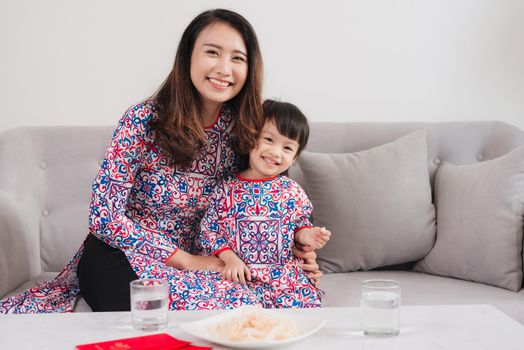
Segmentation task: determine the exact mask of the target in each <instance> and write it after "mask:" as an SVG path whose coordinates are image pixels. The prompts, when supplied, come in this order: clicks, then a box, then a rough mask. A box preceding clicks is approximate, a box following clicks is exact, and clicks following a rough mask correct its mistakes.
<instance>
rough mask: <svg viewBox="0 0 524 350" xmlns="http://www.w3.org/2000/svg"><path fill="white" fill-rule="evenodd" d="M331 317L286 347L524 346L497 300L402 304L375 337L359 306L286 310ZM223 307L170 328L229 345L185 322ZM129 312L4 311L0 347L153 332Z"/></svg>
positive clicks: (520, 330) (64, 344)
mask: <svg viewBox="0 0 524 350" xmlns="http://www.w3.org/2000/svg"><path fill="white" fill-rule="evenodd" d="M282 311H283V312H286V313H290V314H291V315H293V316H296V317H315V318H318V319H325V320H327V323H326V325H325V326H324V327H323V328H322V329H320V330H319V331H318V332H317V333H315V334H313V335H312V336H310V337H308V338H305V339H302V340H299V341H297V342H295V343H293V344H288V345H286V346H285V348H286V349H315V350H318V349H388V350H391V349H461V350H465V349H475V350H481V349H496V350H502V349H524V326H523V325H521V324H520V323H518V322H517V321H515V320H513V319H512V318H510V317H509V316H507V315H506V314H504V313H503V312H501V311H499V310H498V309H496V308H495V307H493V306H491V305H441V306H434V305H433V306H402V307H401V310H400V317H401V328H400V335H399V336H396V337H386V338H378V337H369V336H364V335H363V334H362V331H361V330H360V320H359V308H358V307H336V308H322V309H299V310H282ZM220 312H223V311H171V312H170V315H169V317H170V324H169V327H168V328H167V329H164V330H162V331H160V332H158V333H168V334H170V335H172V336H174V337H176V338H179V339H183V340H188V341H191V342H193V343H194V344H196V345H207V346H213V349H226V348H224V347H221V346H218V345H214V344H211V343H208V342H206V341H202V340H199V339H198V338H195V337H193V336H191V335H189V334H188V333H186V332H184V331H183V330H182V329H181V328H180V327H179V326H180V324H181V323H184V322H188V321H194V320H199V319H203V318H206V317H209V316H213V315H216V314H218V313H220ZM128 322H129V313H128V312H100V313H73V314H39V315H0V349H32V350H35V349H53V350H58V349H74V348H75V345H78V344H86V343H93V342H101V341H107V340H116V339H121V338H128V337H135V336H140V335H146V334H152V333H146V332H141V331H135V330H133V329H132V328H131V327H130V325H129V323H128Z"/></svg>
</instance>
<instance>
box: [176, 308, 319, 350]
mask: <svg viewBox="0 0 524 350" xmlns="http://www.w3.org/2000/svg"><path fill="white" fill-rule="evenodd" d="M242 311H243V309H242V308H240V309H235V310H231V311H228V312H224V313H222V314H220V315H216V316H212V317H208V318H205V319H203V320H199V321H193V322H188V323H184V324H182V325H180V327H181V328H182V329H183V330H184V331H186V332H187V333H189V334H191V335H194V336H195V337H198V338H200V339H204V340H207V341H210V342H212V343H215V344H219V345H224V346H228V347H231V348H238V349H258V348H267V347H272V346H281V345H285V344H289V343H293V342H296V341H298V340H300V339H303V338H306V337H309V336H310V335H312V334H313V333H315V332H316V331H318V330H319V329H320V328H322V327H324V325H325V324H326V320H319V319H315V318H313V317H312V315H307V316H306V315H301V316H300V317H297V316H294V315H291V314H283V313H282V312H279V311H277V310H264V311H265V312H271V313H272V314H273V315H275V316H277V317H278V315H282V314H283V315H284V317H287V318H291V319H293V320H294V321H295V322H296V324H297V326H298V329H299V331H300V334H299V335H298V336H296V337H293V338H289V339H284V340H260V341H253V340H250V341H231V340H227V339H222V338H219V337H217V336H215V335H214V334H213V333H212V332H211V331H210V329H212V328H213V327H214V326H216V325H218V324H220V323H222V322H226V321H228V320H229V319H230V318H231V316H234V315H236V314H237V313H240V312H242Z"/></svg>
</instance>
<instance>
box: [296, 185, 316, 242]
mask: <svg viewBox="0 0 524 350" xmlns="http://www.w3.org/2000/svg"><path fill="white" fill-rule="evenodd" d="M296 192H297V194H296V199H297V203H296V215H295V232H297V231H299V230H301V229H303V228H310V227H313V225H312V224H311V221H310V217H311V213H312V212H313V204H311V201H310V200H309V198H308V196H307V195H306V191H304V189H302V187H300V186H299V185H298V184H297V191H296Z"/></svg>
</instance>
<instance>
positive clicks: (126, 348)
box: [76, 333, 191, 350]
mask: <svg viewBox="0 0 524 350" xmlns="http://www.w3.org/2000/svg"><path fill="white" fill-rule="evenodd" d="M189 344H191V343H190V342H188V341H185V340H179V339H177V338H174V337H172V336H170V335H169V334H166V333H160V334H152V335H144V336H141V337H134V338H124V339H118V340H110V341H105V342H100V343H91V344H83V345H77V346H76V348H77V349H78V350H149V349H151V350H152V349H157V350H174V349H182V348H184V347H186V346H187V345H189Z"/></svg>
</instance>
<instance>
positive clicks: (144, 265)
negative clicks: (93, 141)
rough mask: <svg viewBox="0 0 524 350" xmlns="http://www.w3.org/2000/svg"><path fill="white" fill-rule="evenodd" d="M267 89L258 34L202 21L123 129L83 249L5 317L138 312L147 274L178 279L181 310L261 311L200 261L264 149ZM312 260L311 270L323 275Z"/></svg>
mask: <svg viewBox="0 0 524 350" xmlns="http://www.w3.org/2000/svg"><path fill="white" fill-rule="evenodd" d="M261 84H262V59H261V55H260V50H259V46H258V41H257V38H256V35H255V33H254V31H253V29H252V27H251V25H250V24H249V23H248V22H247V21H246V20H245V19H244V18H243V17H242V16H240V15H239V14H237V13H235V12H232V11H228V10H221V9H218V10H211V11H206V12H203V13H201V14H200V15H198V16H197V17H196V18H195V19H194V20H193V21H192V22H191V23H190V24H189V26H188V27H187V28H186V30H185V31H184V33H183V35H182V38H181V41H180V44H179V47H178V50H177V54H176V58H175V62H174V66H173V69H172V71H171V72H170V74H169V75H168V77H167V79H166V80H165V82H164V83H163V85H162V86H161V87H160V89H159V90H158V92H157V93H156V94H155V96H153V97H152V98H151V99H149V100H147V101H145V102H143V103H140V104H137V105H135V106H133V107H131V108H130V109H129V110H128V111H127V112H126V113H125V114H124V116H123V117H122V118H121V120H120V122H119V126H118V127H117V129H116V131H115V133H114V135H113V139H112V141H111V144H110V146H109V148H108V150H107V152H106V156H105V159H104V161H103V162H102V165H101V167H100V170H99V172H98V176H97V177H96V179H95V181H94V184H93V193H92V200H91V206H90V218H89V229H90V232H89V235H88V237H87V238H86V240H85V242H84V244H83V247H81V248H80V250H79V252H78V253H77V254H76V255H75V257H74V258H73V260H72V261H71V262H70V263H69V264H68V266H67V267H66V268H65V269H64V271H62V272H61V273H60V275H59V276H57V278H56V279H55V280H53V281H51V282H48V283H47V284H44V285H41V286H39V288H36V290H37V291H38V295H35V293H32V292H31V291H28V292H26V293H24V294H22V295H19V296H16V297H13V298H11V299H8V300H6V301H2V302H1V303H0V312H46V311H71V310H72V302H73V301H74V298H75V297H76V295H77V294H78V292H79V291H80V292H81V294H82V296H83V297H84V299H85V300H86V302H87V303H88V304H89V305H90V307H91V308H92V309H93V311H119V310H129V308H130V299H129V282H130V281H132V280H134V279H137V278H146V277H159V278H166V279H168V280H169V281H170V286H171V296H170V298H171V301H172V303H171V305H170V307H171V309H203V308H227V307H236V306H239V305H242V304H244V303H253V302H254V299H253V298H252V296H250V295H249V293H247V292H246V290H244V289H243V287H242V286H239V285H235V284H230V285H227V284H220V285H217V284H216V283H215V282H216V279H215V278H212V277H213V276H212V274H216V272H218V271H221V269H222V267H223V263H222V262H221V261H220V260H219V259H218V258H216V257H213V256H201V255H200V254H201V253H202V249H201V248H200V247H199V246H198V245H197V239H196V235H197V234H198V232H199V227H200V220H201V218H202V215H203V214H204V212H205V210H206V208H207V206H208V204H209V203H208V197H209V195H210V194H211V193H212V191H213V189H214V187H215V185H216V184H217V182H218V181H220V180H221V179H223V178H224V177H226V176H228V175H229V174H231V173H232V172H234V171H235V170H236V163H237V157H236V154H245V153H247V151H248V150H249V149H251V148H252V146H253V145H254V144H255V141H256V136H257V135H256V130H258V129H260V123H261ZM305 250H308V249H305ZM304 253H305V252H304V250H303V251H297V250H295V254H296V255H297V256H298V257H304ZM306 257H309V258H313V259H310V260H309V261H307V262H308V263H309V266H308V265H306V266H305V269H306V270H309V271H313V272H316V271H318V266H317V265H316V263H315V261H314V255H309V256H306ZM194 270H200V271H194ZM203 270H207V271H203ZM75 272H77V273H75ZM317 275H318V272H317ZM180 281H184V283H183V284H181V283H179V282H180ZM42 290H45V292H42ZM28 293H29V294H28Z"/></svg>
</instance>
